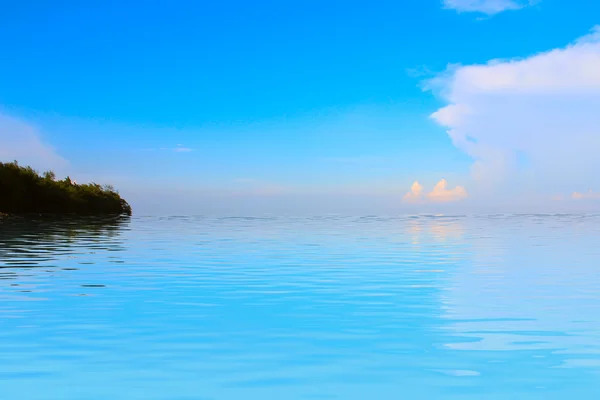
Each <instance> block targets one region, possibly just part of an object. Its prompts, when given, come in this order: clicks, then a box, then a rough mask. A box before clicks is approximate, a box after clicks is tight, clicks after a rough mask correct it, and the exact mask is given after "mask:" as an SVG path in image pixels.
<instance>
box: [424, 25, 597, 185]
mask: <svg viewBox="0 0 600 400" xmlns="http://www.w3.org/2000/svg"><path fill="white" fill-rule="evenodd" d="M428 88H429V89H430V90H436V91H438V92H439V93H440V94H441V96H442V97H443V98H444V99H445V100H446V101H447V103H448V105H447V106H445V107H443V108H441V109H439V110H438V111H436V112H435V113H433V114H432V116H431V117H432V118H433V119H434V120H435V121H437V122H438V123H439V124H440V125H442V126H444V127H445V128H447V132H448V135H449V136H450V138H451V140H452V143H453V144H454V145H455V146H456V147H457V148H458V149H460V150H462V151H463V152H465V153H466V154H468V155H469V156H470V157H472V158H473V160H474V163H473V165H472V177H473V178H474V179H475V180H476V181H478V185H477V186H478V187H480V188H486V190H488V191H496V192H497V193H496V194H498V192H502V193H504V194H506V193H508V192H518V191H524V190H528V189H535V190H536V191H538V192H539V191H541V192H550V191H552V192H553V193H557V192H561V193H573V192H574V191H577V190H581V188H583V187H585V188H587V187H590V186H592V187H598V188H599V189H600V178H599V176H598V174H597V172H596V171H598V170H599V169H600V156H599V154H598V153H599V151H600V112H599V111H598V110H600V28H599V27H596V28H595V29H594V30H593V31H592V32H591V33H590V34H589V35H587V36H584V37H583V38H581V39H579V40H577V41H576V42H574V43H573V44H571V45H569V46H566V47H564V48H559V49H554V50H551V51H548V52H545V53H541V54H537V55H533V56H531V57H528V58H524V59H515V60H493V61H490V62H488V63H487V64H484V65H471V66H458V67H456V66H455V67H451V68H449V69H448V71H446V73H445V74H443V75H442V76H440V77H438V78H435V79H433V80H431V81H429V82H428Z"/></svg>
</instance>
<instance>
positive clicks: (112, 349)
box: [0, 215, 600, 399]
mask: <svg viewBox="0 0 600 400" xmlns="http://www.w3.org/2000/svg"><path fill="white" fill-rule="evenodd" d="M599 222H600V217H599V216H593V215H587V216H581V215H558V216H540V215H527V216H525V215H496V216H485V217H483V216H481V217H467V216H407V217H395V218H384V217H376V216H369V217H360V218H357V217H318V218H317V217H315V218H204V217H184V216H181V217H164V218H133V219H129V218H127V219H106V220H98V219H89V218H88V219H60V220H56V219H54V220H48V219H39V218H38V219H3V220H0V388H1V392H2V393H3V394H5V396H4V397H6V398H11V399H13V398H14V399H17V398H18V399H21V398H22V399H107V398H110V399H240V398H244V399H245V398H257V399H269V398H282V399H304V398H340V399H366V398H377V399H398V398H407V399H420V398H450V399H455V398H456V399H482V398H485V399H490V398H491V399H504V398H519V399H520V398H526V399H537V398H539V399H542V398H543V399H547V398H551V399H553V398H556V399H563V398H565V397H567V396H576V397H577V398H582V399H588V398H589V399H593V398H598V395H600V383H599V382H600V296H599V295H598V290H599V288H600V262H599V261H600V246H598V245H597V243H600V240H599V239H600V224H599Z"/></svg>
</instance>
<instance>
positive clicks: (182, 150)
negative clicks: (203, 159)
mask: <svg viewBox="0 0 600 400" xmlns="http://www.w3.org/2000/svg"><path fill="white" fill-rule="evenodd" d="M173 151H174V152H175V153H189V152H190V151H194V149H190V148H189V147H176V148H174V149H173Z"/></svg>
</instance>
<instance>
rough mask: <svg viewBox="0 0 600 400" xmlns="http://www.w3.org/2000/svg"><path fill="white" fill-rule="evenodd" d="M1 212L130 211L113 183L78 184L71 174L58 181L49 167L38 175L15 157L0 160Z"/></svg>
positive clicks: (104, 212) (87, 212) (76, 212)
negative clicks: (48, 169) (41, 174)
mask: <svg viewBox="0 0 600 400" xmlns="http://www.w3.org/2000/svg"><path fill="white" fill-rule="evenodd" d="M0 212H3V213H9V214H26V213H38V214H84V215H86V214H87V215H94V214H127V215H131V206H130V205H129V204H128V203H127V201H125V200H124V199H123V198H121V196H119V194H118V193H117V192H116V191H115V190H114V189H113V188H112V186H100V185H98V184H96V183H89V184H83V185H79V184H76V183H74V182H73V181H71V178H70V177H66V178H65V179H63V180H60V181H57V180H56V176H55V174H54V172H52V171H48V172H45V173H44V174H43V176H40V175H39V174H38V173H37V172H36V171H34V170H33V169H32V168H31V167H22V166H20V165H19V164H18V163H17V162H16V161H14V162H11V163H2V162H0Z"/></svg>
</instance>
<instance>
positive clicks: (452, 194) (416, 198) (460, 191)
mask: <svg viewBox="0 0 600 400" xmlns="http://www.w3.org/2000/svg"><path fill="white" fill-rule="evenodd" d="M423 189H424V188H423V185H421V184H420V183H419V182H418V181H416V182H415V183H413V184H412V186H411V187H410V191H409V192H407V193H406V194H405V195H404V197H403V198H402V199H403V200H404V202H407V203H421V202H425V201H427V202H432V203H451V202H455V201H460V200H463V199H466V198H467V197H468V196H469V195H468V193H467V190H466V189H465V188H464V187H462V186H456V187H455V188H454V189H448V182H446V180H445V179H442V180H441V181H439V182H438V183H437V184H436V185H435V186H434V187H433V190H432V191H431V192H429V193H427V194H424V193H423Z"/></svg>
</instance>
